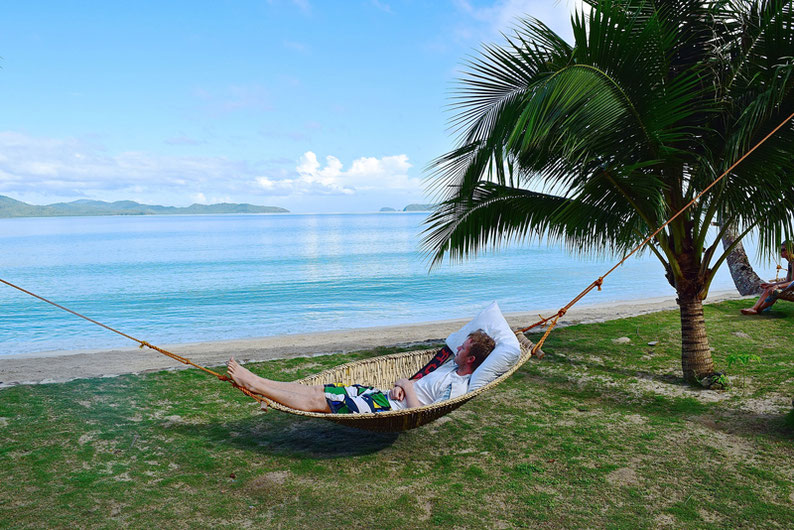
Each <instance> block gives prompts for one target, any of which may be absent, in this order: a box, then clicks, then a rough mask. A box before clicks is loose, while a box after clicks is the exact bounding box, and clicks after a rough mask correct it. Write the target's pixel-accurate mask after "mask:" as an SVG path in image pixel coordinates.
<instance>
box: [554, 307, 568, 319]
mask: <svg viewBox="0 0 794 530" xmlns="http://www.w3.org/2000/svg"><path fill="white" fill-rule="evenodd" d="M567 312H568V310H567V309H565V308H564V307H563V308H562V309H560V310H559V311H557V317H558V318H562V317H564V316H565V313H567Z"/></svg>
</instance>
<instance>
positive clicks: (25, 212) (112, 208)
mask: <svg viewBox="0 0 794 530" xmlns="http://www.w3.org/2000/svg"><path fill="white" fill-rule="evenodd" d="M213 213H289V210H287V209H284V208H279V207H277V206H256V205H253V204H232V203H225V202H224V203H220V204H191V205H190V206H187V207H184V208H183V207H177V206H159V205H156V204H140V203H137V202H135V201H116V202H104V201H91V200H86V199H81V200H78V201H72V202H56V203H54V204H47V205H44V206H38V205H35V204H28V203H26V202H22V201H18V200H16V199H12V198H11V197H6V196H4V195H0V217H60V216H67V215H167V214H213Z"/></svg>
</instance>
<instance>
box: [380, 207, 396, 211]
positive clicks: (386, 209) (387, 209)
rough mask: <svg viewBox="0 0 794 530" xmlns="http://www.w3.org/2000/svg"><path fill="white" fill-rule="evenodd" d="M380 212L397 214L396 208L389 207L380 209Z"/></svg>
mask: <svg viewBox="0 0 794 530" xmlns="http://www.w3.org/2000/svg"><path fill="white" fill-rule="evenodd" d="M380 211H381V212H396V211H397V210H395V209H394V208H389V207H388V206H384V207H383V208H381V209H380Z"/></svg>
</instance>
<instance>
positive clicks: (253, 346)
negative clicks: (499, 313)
mask: <svg viewBox="0 0 794 530" xmlns="http://www.w3.org/2000/svg"><path fill="white" fill-rule="evenodd" d="M742 298H755V297H743V296H741V295H739V293H737V292H736V291H717V292H714V293H712V294H710V295H709V298H708V299H707V300H706V302H705V303H706V304H713V303H718V302H722V301H725V300H739V299H742ZM676 308H677V305H676V303H675V298H674V297H672V296H668V297H658V298H648V299H644V300H626V301H621V302H612V303H608V304H597V305H589V306H580V307H572V308H571V309H570V310H569V311H568V313H567V314H566V315H565V318H564V319H563V320H562V321H561V322H560V324H559V326H563V327H564V326H570V325H574V324H589V323H594V322H604V321H607V320H616V319H620V318H627V317H632V316H638V315H644V314H648V313H655V312H658V311H667V310H672V309H676ZM556 311H557V309H556V308H555V309H541V310H536V311H525V312H521V313H509V314H506V315H505V318H506V319H507V321H508V323H509V324H510V325H511V326H512V327H513V328H517V327H521V326H526V325H527V324H530V323H532V322H535V321H537V319H538V314H542V315H549V314H552V313H554V312H556ZM472 317H474V315H472ZM466 322H468V320H467V319H457V320H438V321H432V322H422V323H417V324H407V325H398V326H382V327H372V328H357V329H349V330H339V331H324V332H315V333H302V334H294V335H277V336H271V337H260V338H254V339H240V340H223V341H213V342H199V343H189V344H165V345H158V346H161V347H162V348H163V349H166V350H168V351H171V352H173V353H177V354H179V355H182V356H184V357H188V358H189V359H190V360H192V361H193V362H195V363H196V364H199V365H202V366H220V365H221V364H223V362H224V361H226V360H227V359H228V358H229V357H230V356H232V355H234V356H235V357H237V359H238V360H240V361H241V362H259V361H268V360H274V359H284V358H292V357H311V356H316V355H330V354H335V353H347V352H352V351H359V350H368V349H373V348H376V347H379V346H385V347H391V346H412V345H421V344H427V345H434V344H438V343H440V342H442V341H443V340H444V339H445V338H446V336H447V335H449V334H450V333H452V332H453V331H455V330H456V329H458V328H460V327H461V326H462V325H463V324H465V323H466ZM186 368H189V367H188V366H187V365H183V364H181V363H178V362H177V361H174V360H172V359H170V358H168V357H166V356H165V355H162V354H160V353H157V352H155V351H153V350H149V349H144V350H141V349H140V348H138V347H137V346H133V347H129V348H121V349H120V348H115V349H101V350H78V351H51V352H38V353H28V354H21V355H14V356H8V357H5V356H4V357H0V388H4V387H9V386H15V385H20V384H39V383H62V382H66V381H72V380H74V379H83V378H91V377H116V376H119V375H123V374H138V373H144V372H154V371H161V370H179V369H186Z"/></svg>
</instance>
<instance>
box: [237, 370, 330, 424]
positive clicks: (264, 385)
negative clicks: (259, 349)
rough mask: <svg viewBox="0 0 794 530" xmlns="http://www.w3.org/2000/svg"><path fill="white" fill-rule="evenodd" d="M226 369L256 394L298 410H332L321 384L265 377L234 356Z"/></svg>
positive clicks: (240, 383)
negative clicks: (307, 383)
mask: <svg viewBox="0 0 794 530" xmlns="http://www.w3.org/2000/svg"><path fill="white" fill-rule="evenodd" d="M226 369H227V370H228V372H229V375H230V376H231V378H232V379H233V380H234V382H235V383H237V384H238V385H240V386H241V387H243V388H245V389H247V390H250V391H251V392H253V393H255V394H260V395H262V396H265V397H266V398H268V399H272V400H273V401H277V402H278V403H281V404H282V405H286V406H287V407H290V408H293V409H296V410H303V411H305V412H331V409H330V408H329V407H328V402H327V401H326V400H325V394H324V393H323V387H322V386H320V385H313V386H309V385H302V384H300V383H287V382H283V381H273V380H270V379H265V378H264V377H259V376H258V375H256V374H254V373H252V372H251V371H250V370H248V369H246V368H243V367H242V366H240V364H239V363H238V362H237V361H235V360H234V358H231V359H229V360H228V361H227V362H226Z"/></svg>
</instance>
